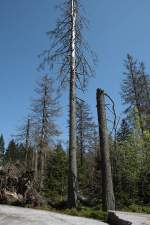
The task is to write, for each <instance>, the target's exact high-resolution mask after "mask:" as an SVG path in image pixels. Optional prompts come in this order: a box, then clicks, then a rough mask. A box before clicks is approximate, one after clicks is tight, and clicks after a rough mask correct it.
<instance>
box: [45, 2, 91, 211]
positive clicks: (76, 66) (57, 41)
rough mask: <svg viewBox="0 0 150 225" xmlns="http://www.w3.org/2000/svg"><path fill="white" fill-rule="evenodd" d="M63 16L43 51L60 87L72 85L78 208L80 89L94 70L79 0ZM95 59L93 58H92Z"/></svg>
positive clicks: (72, 187) (72, 179) (72, 167)
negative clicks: (77, 97)
mask: <svg viewBox="0 0 150 225" xmlns="http://www.w3.org/2000/svg"><path fill="white" fill-rule="evenodd" d="M59 8H60V10H61V12H62V14H61V18H60V19H58V21H57V24H56V28H55V29H54V30H52V31H50V32H48V36H49V38H50V41H51V45H50V49H49V50H46V51H44V52H43V54H42V55H43V58H44V60H43V63H42V64H41V67H43V65H44V64H45V63H47V64H48V66H49V67H50V69H51V68H54V67H55V68H56V70H57V74H58V79H59V82H60V86H61V87H62V86H63V87H64V86H65V85H68V84H69V173H68V206H69V207H70V208H72V207H77V162H76V91H77V90H76V89H77V88H79V89H81V90H83V89H85V87H86V84H87V78H88V76H91V75H93V70H92V69H91V66H90V64H89V63H88V60H87V58H86V57H85V53H88V54H89V53H90V54H91V51H89V48H88V45H87V43H86V42H85V40H84V39H83V35H82V30H83V28H84V26H85V24H86V23H85V19H84V18H83V17H82V16H81V14H80V9H81V6H80V3H79V0H65V2H64V4H63V5H62V6H60V7H59ZM88 58H89V59H91V58H92V57H88Z"/></svg>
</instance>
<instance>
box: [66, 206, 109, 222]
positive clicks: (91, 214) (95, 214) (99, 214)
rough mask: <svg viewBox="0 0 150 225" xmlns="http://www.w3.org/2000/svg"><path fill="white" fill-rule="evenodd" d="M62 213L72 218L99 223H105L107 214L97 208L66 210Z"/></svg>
mask: <svg viewBox="0 0 150 225" xmlns="http://www.w3.org/2000/svg"><path fill="white" fill-rule="evenodd" d="M63 212H64V213H65V214H68V215H72V216H81V217H87V218H93V219H97V220H101V221H107V213H106V212H103V211H102V210H101V209H97V208H88V207H83V208H81V209H66V210H64V211H63Z"/></svg>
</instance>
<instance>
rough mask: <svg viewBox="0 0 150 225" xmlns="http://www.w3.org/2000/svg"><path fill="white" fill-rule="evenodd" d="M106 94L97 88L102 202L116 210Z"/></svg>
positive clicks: (105, 206)
mask: <svg viewBox="0 0 150 225" xmlns="http://www.w3.org/2000/svg"><path fill="white" fill-rule="evenodd" d="M104 96H105V94H104V91H103V90H101V89H97V113H98V122H99V137H100V151H101V164H102V165H101V168H102V203H103V209H104V210H106V211H108V210H115V197H114V191H113V183H112V174H111V163H110V153H109V139H108V132H107V123H106V112H105V98H104Z"/></svg>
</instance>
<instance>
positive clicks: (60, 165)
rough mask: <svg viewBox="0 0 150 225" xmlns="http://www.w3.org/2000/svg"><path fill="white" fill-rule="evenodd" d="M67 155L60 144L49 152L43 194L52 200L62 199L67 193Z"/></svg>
mask: <svg viewBox="0 0 150 225" xmlns="http://www.w3.org/2000/svg"><path fill="white" fill-rule="evenodd" d="M67 169H68V168H67V155H66V153H65V152H64V150H63V148H62V146H61V145H58V146H57V147H56V148H55V149H54V150H53V151H51V152H50V153H49V156H48V159H47V170H46V177H45V190H44V195H46V196H47V197H49V198H50V199H51V200H52V201H54V202H59V201H62V200H63V199H64V198H65V197H66V193H67Z"/></svg>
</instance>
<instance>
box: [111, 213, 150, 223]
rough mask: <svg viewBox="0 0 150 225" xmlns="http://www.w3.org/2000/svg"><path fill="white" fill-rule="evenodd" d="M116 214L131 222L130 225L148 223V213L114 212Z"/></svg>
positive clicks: (149, 216)
mask: <svg viewBox="0 0 150 225" xmlns="http://www.w3.org/2000/svg"><path fill="white" fill-rule="evenodd" d="M115 213H116V215H117V216H118V217H119V218H121V219H123V220H126V221H130V222H132V225H150V214H140V213H127V212H115Z"/></svg>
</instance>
